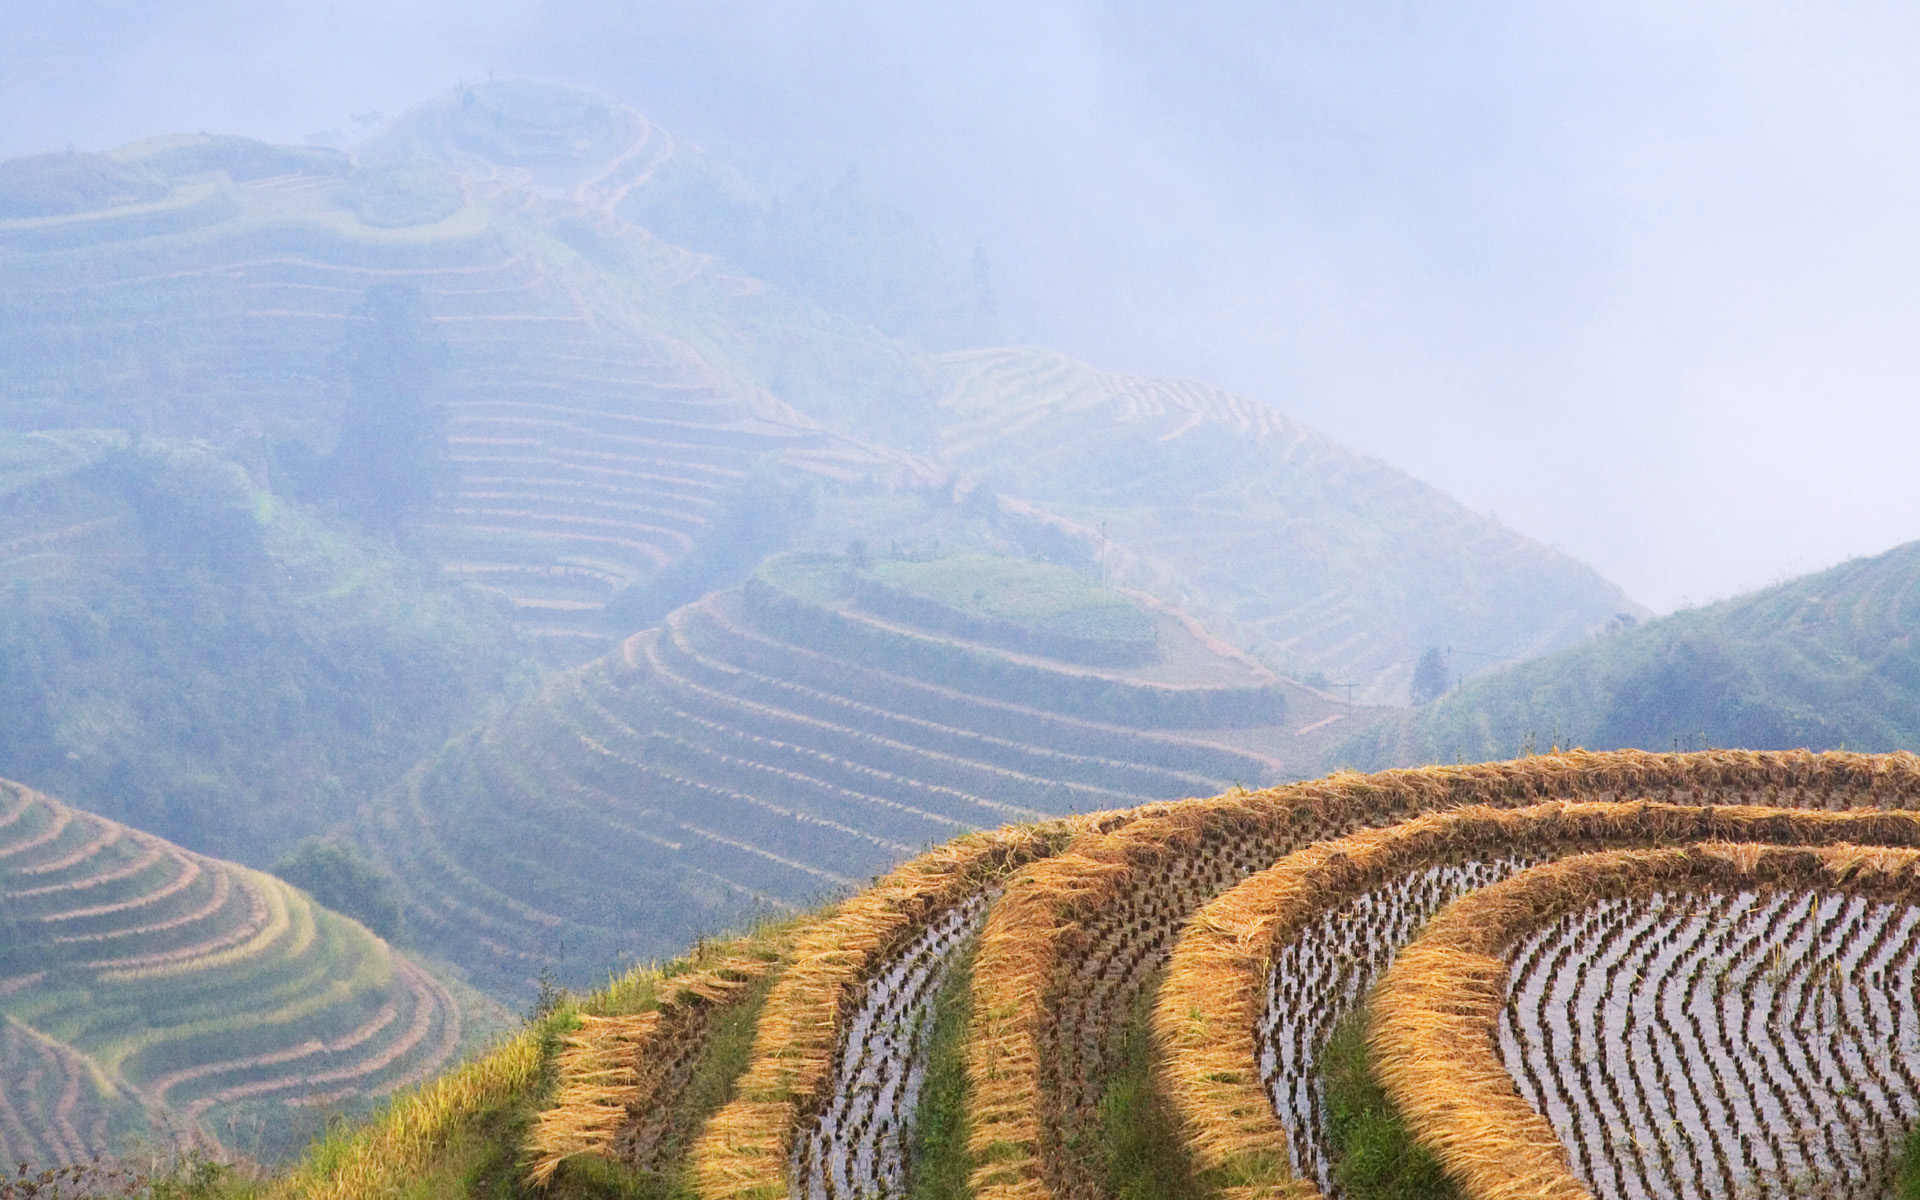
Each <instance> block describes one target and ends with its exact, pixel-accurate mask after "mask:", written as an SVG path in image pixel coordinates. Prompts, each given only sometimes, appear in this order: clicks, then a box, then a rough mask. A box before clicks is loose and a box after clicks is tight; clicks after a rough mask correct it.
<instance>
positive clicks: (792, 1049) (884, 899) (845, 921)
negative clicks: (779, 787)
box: [691, 818, 1098, 1200]
mask: <svg viewBox="0 0 1920 1200" xmlns="http://www.w3.org/2000/svg"><path fill="white" fill-rule="evenodd" d="M1089 820H1098V818H1081V819H1074V820H1066V821H1052V822H1047V823H1044V824H1040V825H1028V826H1013V827H1009V828H1006V829H1001V830H996V831H993V832H990V833H977V834H970V835H968V836H966V837H962V838H959V839H956V840H955V841H953V842H950V843H948V844H947V845H945V846H942V847H940V848H939V849H937V850H934V851H931V852H929V853H927V854H923V855H921V856H920V857H918V858H916V859H914V860H912V861H911V862H909V863H907V864H905V865H904V866H902V867H900V868H898V869H897V870H895V871H893V872H892V873H891V874H889V875H887V876H885V877H884V878H882V879H881V880H880V881H879V882H877V883H876V884H874V886H872V887H871V888H868V889H867V890H865V891H863V892H861V893H860V894H859V895H857V896H853V897H851V898H850V899H848V900H846V901H844V902H843V903H842V904H840V905H839V907H838V908H837V909H836V910H835V911H834V912H833V913H831V914H830V915H829V916H828V917H827V918H825V919H824V920H822V921H820V922H819V923H818V924H816V925H814V926H812V927H810V928H808V929H807V930H806V931H805V932H804V933H802V935H801V936H800V938H799V939H798V942H797V943H796V945H795V947H794V952H793V960H792V964H791V965H790V966H789V967H788V968H787V969H786V970H785V971H783V972H782V973H781V976H780V979H779V981H778V982H777V983H775V984H774V988H773V991H772V993H771V994H770V995H769V996H768V997H767V1003H766V1007H765V1008H764V1009H763V1010H762V1012H761V1016H760V1024H759V1028H758V1030H757V1032H756V1034H755V1037H754V1046H753V1057H752V1060H751V1062H750V1063H749V1065H748V1067H747V1071H746V1074H745V1076H744V1077H743V1078H742V1079H741V1080H740V1083H739V1085H738V1087H737V1088H736V1091H735V1097H736V1098H735V1099H734V1101H733V1102H732V1103H730V1104H728V1105H727V1106H726V1107H725V1108H723V1109H722V1110H721V1111H720V1112H719V1113H718V1114H716V1115H715V1116H714V1118H713V1119H712V1120H711V1121H709V1122H708V1124H707V1127H706V1129H705V1131H704V1132H703V1133H702V1134H701V1135H700V1137H699V1139H698V1140H697V1141H696V1142H695V1144H694V1148H693V1153H692V1160H691V1167H692V1174H693V1178H694V1181H695V1186H696V1187H697V1188H698V1190H699V1194H700V1195H701V1196H702V1197H706V1198H708V1200H722V1198H729V1200H734V1198H737V1200H749V1198H750V1200H773V1198H775V1197H782V1196H785V1195H787V1194H788V1191H789V1179H788V1169H787V1168H788V1162H789V1159H790V1158H791V1155H792V1148H793V1136H794V1131H795V1129H796V1128H797V1127H798V1126H799V1125H800V1123H801V1122H802V1121H804V1120H806V1119H807V1117H808V1116H809V1115H810V1114H811V1113H812V1112H813V1111H814V1109H815V1108H816V1106H817V1105H818V1104H819V1103H820V1102H821V1101H822V1100H823V1099H824V1097H822V1096H821V1095H820V1087H821V1085H822V1083H823V1081H825V1080H826V1079H827V1078H828V1076H829V1073H830V1070H831V1067H832V1063H833V1055H834V1053H835V1050H836V1049H837V1047H838V1044H839V1038H840V1030H841V1025H842V1021H843V1019H844V1018H845V1016H846V1014H847V1012H848V1010H849V1006H850V1005H851V1004H853V1003H854V1002H855V997H856V993H857V989H858V988H859V987H860V985H861V984H863V983H864V982H865V981H866V980H867V979H868V978H870V977H871V976H872V974H873V973H874V972H875V971H876V970H877V969H878V968H879V967H880V965H881V964H882V963H884V962H885V960H886V957H887V955H888V954H889V953H890V952H891V951H893V950H895V949H897V948H899V947H900V946H902V945H904V944H905V943H906V942H908V941H909V940H911V938H912V937H913V936H914V934H915V933H917V932H918V931H919V930H920V929H922V928H924V927H925V926H926V924H927V922H928V921H930V920H931V919H933V918H934V917H935V916H937V915H938V914H939V913H941V912H943V911H945V910H946V909H948V908H950V907H952V906H953V905H954V904H956V903H958V902H959V901H961V900H962V899H964V898H965V897H967V896H969V895H971V894H973V893H974V892H976V891H978V890H979V889H980V888H983V887H987V886H990V885H991V884H992V883H993V882H994V881H995V880H997V879H999V878H1001V877H1003V876H1005V875H1006V873H1007V872H1009V871H1013V870H1015V869H1017V868H1018V867H1020V866H1022V865H1024V864H1026V863H1029V862H1031V861H1032V860H1034V859H1036V858H1039V857H1041V856H1044V855H1046V854H1050V853H1052V852H1054V851H1055V850H1056V849H1058V848H1059V847H1060V846H1061V845H1062V844H1064V843H1065V842H1066V841H1067V840H1068V839H1069V838H1071V837H1072V836H1073V834H1074V833H1075V832H1076V831H1077V830H1078V829H1080V828H1082V827H1083V826H1084V825H1085V823H1086V822H1087V821H1089Z"/></svg>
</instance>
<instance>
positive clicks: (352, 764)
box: [0, 431, 532, 866]
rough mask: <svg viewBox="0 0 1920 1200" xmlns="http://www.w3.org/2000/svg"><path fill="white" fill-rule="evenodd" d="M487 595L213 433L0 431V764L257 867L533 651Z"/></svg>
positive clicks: (393, 767) (478, 705)
mask: <svg viewBox="0 0 1920 1200" xmlns="http://www.w3.org/2000/svg"><path fill="white" fill-rule="evenodd" d="M502 607H503V606H502V605H500V604H499V602H498V601H497V600H495V599H493V598H492V597H489V596H487V595H484V594H482V593H480V592H477V591H474V590H471V589H464V588H460V587H457V586H452V585H450V584H448V583H446V582H444V581H441V580H437V579H435V577H434V575H433V572H432V571H431V570H430V569H428V568H427V567H425V566H423V565H422V564H421V563H419V562H418V561H416V560H414V559H412V558H410V557H408V556H406V555H404V554H402V553H399V552H398V551H396V550H395V549H394V548H393V547H392V546H391V545H390V544H382V542H381V541H380V540H379V539H376V538H372V537H369V536H367V535H366V534H365V533H363V532H362V531H361V530H359V529H358V528H357V527H355V526H352V525H342V524H340V523H337V522H329V521H326V520H324V519H321V518H320V517H319V516H317V515H316V514H314V513H313V512H312V511H311V510H309V509H307V508H306V507H305V506H302V505H299V504H296V503H291V502H289V501H287V500H285V499H283V498H281V497H278V496H275V495H273V494H272V493H270V492H268V491H266V490H265V489H263V488H261V487H260V486H259V485H258V483H257V482H256V481H254V480H252V479H250V478H249V477H248V475H247V474H246V472H245V471H244V470H243V469H242V468H241V467H240V466H239V465H237V464H236V463H234V462H233V461H231V460H230V459H228V458H226V457H223V456H222V455H220V454H219V453H218V452H217V451H215V450H214V449H213V448H211V447H209V446H206V445H204V444H198V443H183V442H171V441H170V442H160V441H155V440H152V439H146V440H141V441H137V442H135V441H130V440H129V439H128V438H127V437H126V435H124V434H123V433H120V432H117V431H110V432H86V431H65V432H50V433H35V434H0V768H3V769H4V771H5V773H7V774H9V775H11V776H12V777H14V778H18V779H21V780H24V781H27V782H30V783H32V784H34V785H35V786H37V787H41V788H44V789H47V790H49V791H53V792H56V793H58V794H64V795H72V796H89V797H95V798H97V803H98V804H100V805H101V807H102V811H103V812H104V813H106V814H107V815H111V816H113V817H115V818H118V819H121V820H125V821H128V822H129V823H132V824H134V825H137V826H139V827H140V828H142V829H146V830H148V831H150V832H153V833H156V834H160V835H163V836H165V837H168V838H170V839H174V840H178V841H181V842H184V843H186V844H188V845H190V846H193V847H195V848H197V849H199V850H201V851H203V852H207V853H217V854H224V855H230V856H233V857H238V858H244V859H247V860H249V861H251V862H253V863H255V864H257V865H262V866H264V865H265V864H267V863H269V862H272V861H273V860H274V858H276V857H278V856H279V854H280V853H282V852H283V851H284V850H285V849H286V848H288V847H290V846H291V845H292V844H293V843H295V842H296V841H298V840H299V839H300V838H302V837H304V836H308V835H312V834H316V833H319V832H321V831H324V830H325V829H327V828H329V827H330V826H332V825H333V824H335V823H337V822H339V821H341V820H342V819H344V818H345V817H346V816H347V815H348V814H349V813H351V811H352V810H353V807H354V806H355V804H356V803H357V801H358V799H359V798H360V797H362V796H364V795H365V794H367V793H369V792H371V791H373V790H376V789H378V788H379V787H382V786H384V785H385V784H386V783H388V782H389V781H391V780H392V779H393V778H395V777H396V776H398V775H400V774H401V773H403V772H404V771H406V769H407V768H408V766H409V765H411V764H412V763H413V762H414V761H416V760H417V759H418V758H419V757H420V756H421V755H423V754H425V753H428V752H429V751H431V750H432V749H434V748H435V747H437V746H438V745H439V744H440V743H441V742H442V741H444V740H445V739H446V737H447V736H448V735H449V734H451V733H453V732H454V731H455V730H458V729H461V728H464V727H466V726H467V725H469V724H470V723H472V722H474V721H476V720H479V719H481V718H483V717H484V716H486V715H487V714H488V713H490V712H492V711H497V709H498V708H499V707H501V706H502V705H503V702H504V701H505V699H506V698H507V697H508V696H510V695H512V694H513V693H514V692H515V691H517V690H518V689H519V688H521V687H523V686H525V685H526V684H527V683H528V682H530V680H531V677H532V669H531V665H530V663H529V661H528V656H527V654H526V652H525V651H524V650H522V649H521V648H520V647H519V644H518V642H517V640H516V639H515V638H514V636H513V633H512V629H511V626H510V623H509V621H510V618H509V615H508V614H507V613H506V612H503V611H502Z"/></svg>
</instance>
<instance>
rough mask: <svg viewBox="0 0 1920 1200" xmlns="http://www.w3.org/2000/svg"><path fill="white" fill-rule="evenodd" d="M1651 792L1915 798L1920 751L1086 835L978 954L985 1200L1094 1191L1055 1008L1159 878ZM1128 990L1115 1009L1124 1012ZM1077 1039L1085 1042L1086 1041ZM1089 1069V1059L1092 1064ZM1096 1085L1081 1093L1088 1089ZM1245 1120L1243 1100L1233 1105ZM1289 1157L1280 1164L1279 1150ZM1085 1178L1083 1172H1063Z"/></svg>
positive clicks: (1501, 768) (1143, 815)
mask: <svg viewBox="0 0 1920 1200" xmlns="http://www.w3.org/2000/svg"><path fill="white" fill-rule="evenodd" d="M1635 799H1651V800H1656V801H1663V802H1667V803H1673V804H1696V805H1697V804H1701V803H1707V802H1713V803H1722V804H1725V803H1742V802H1744V803H1749V804H1758V805H1766V806H1773V807H1783V808H1848V807H1860V806H1868V807H1888V808H1899V807H1911V806H1916V805H1920V758H1916V757H1915V756H1913V755H1911V754H1904V753H1903V754H1892V755H1863V754H1845V753H1829V754H1812V753H1807V752H1804V751H1786V752H1755V751H1710V752H1707V753H1701V754H1679V755H1661V754H1647V753H1643V752H1640V751H1612V752H1606V753H1588V752H1584V751H1575V752H1572V753H1569V754H1558V755H1543V756H1538V757H1534V758H1528V759H1522V760H1519V761H1516V762H1509V763H1489V764H1479V765H1474V766H1461V767H1427V768H1420V769H1416V770H1405V771H1387V772H1382V773H1380V774H1377V775H1359V774H1356V773H1351V772H1347V773H1340V774H1336V775H1332V776H1329V777H1327V778H1325V779H1320V780H1315V781H1312V782H1309V783H1301V784H1294V785H1290V786H1287V787H1281V788H1273V789H1269V790H1266V791H1262V792H1230V793H1228V794H1226V795H1224V796H1221V797H1218V798H1216V799H1213V800H1192V801H1182V802H1179V803H1174V804H1163V805H1152V806H1148V807H1147V808H1145V809H1141V810H1138V811H1137V813H1136V815H1135V817H1134V819H1132V820H1130V821H1126V822H1124V823H1122V824H1119V825H1117V826H1103V827H1101V828H1097V829H1093V830H1089V831H1088V832H1086V833H1083V834H1082V835H1081V836H1080V837H1078V838H1076V839H1075V840H1074V841H1073V842H1072V843H1071V844H1070V845H1069V846H1068V847H1066V849H1064V850H1063V851H1062V852H1061V853H1059V854H1057V855H1055V856H1054V857H1052V858H1050V859H1047V860H1045V861H1043V862H1037V863H1035V864H1034V865H1033V866H1032V867H1031V868H1029V869H1027V870H1025V871H1022V872H1019V873H1018V874H1017V876H1015V877H1014V878H1013V879H1012V880H1011V881H1010V882H1009V884H1008V887H1007V890H1006V892H1005V894H1004V895H1003V896H1002V897H1001V898H1000V900H999V901H998V902H997V903H996V904H995V905H994V906H993V909H992V911H991V912H990V913H989V914H988V918H987V922H986V926H985V929H984V931H983V933H982V936H981V944H980V950H979V953H978V956H977V957H976V959H975V963H974V977H973V993H974V1018H973V1026H972V1029H971V1031H970V1038H969V1051H968V1056H969V1069H970V1072H971V1082H972V1088H973V1100H972V1106H973V1107H972V1132H971V1135H970V1138H971V1142H970V1150H971V1153H972V1155H973V1159H974V1162H975V1168H974V1174H973V1187H974V1193H975V1195H976V1197H977V1198H978V1200H1039V1198H1042V1197H1049V1198H1050V1197H1052V1196H1054V1195H1056V1194H1065V1193H1073V1192H1080V1191H1085V1190H1088V1189H1089V1188H1090V1187H1097V1184H1092V1183H1090V1182H1089V1180H1090V1177H1091V1176H1092V1175H1093V1174H1094V1173H1095V1171H1096V1168H1093V1167H1091V1166H1090V1165H1089V1164H1088V1163H1087V1162H1086V1161H1085V1157H1086V1155H1087V1153H1088V1151H1086V1150H1084V1149H1077V1150H1074V1151H1072V1152H1069V1151H1067V1150H1066V1149H1064V1147H1066V1146H1068V1145H1075V1146H1080V1147H1085V1146H1088V1145H1094V1144H1098V1139H1097V1138H1096V1137H1093V1136H1091V1135H1092V1134H1093V1133H1095V1132H1096V1131H1097V1128H1098V1126H1097V1119H1098V1118H1097V1111H1090V1110H1089V1107H1090V1106H1089V1105H1088V1104H1087V1103H1085V1101H1084V1099H1082V1100H1081V1101H1080V1102H1078V1103H1077V1104H1076V1105H1075V1106H1074V1108H1073V1110H1072V1111H1067V1110H1066V1108H1065V1107H1064V1106H1063V1105H1062V1104H1061V1103H1060V1102H1059V1098H1058V1096H1057V1092H1058V1091H1059V1090H1060V1083H1059V1081H1058V1080H1057V1079H1055V1080H1049V1078H1048V1077H1047V1072H1048V1071H1049V1070H1053V1071H1069V1070H1072V1069H1073V1068H1068V1067H1062V1066H1060V1065H1059V1064H1058V1063H1057V1062H1053V1063H1049V1062H1048V1049H1049V1047H1050V1046H1057V1045H1060V1044H1063V1043H1066V1042H1069V1041H1073V1040H1074V1039H1072V1038H1068V1037H1056V1036H1054V1031H1053V1030H1052V1029H1051V1028H1050V1026H1051V1025H1052V1023H1054V1022H1056V1021H1057V1019H1058V1009H1059V1006H1058V1004H1057V1003H1056V1002H1057V1001H1058V1000H1060V999H1061V998H1062V997H1063V996H1065V995H1068V994H1071V993H1073V992H1075V991H1082V992H1084V991H1085V990H1086V986H1087V983H1088V981H1084V980H1080V981H1077V980H1075V979H1074V978H1073V966H1074V957H1075V955H1076V954H1078V953H1080V952H1081V951H1082V950H1083V949H1084V947H1085V945H1086V942H1087V937H1086V925H1087V924H1088V923H1089V922H1090V921H1091V920H1093V919H1095V918H1096V917H1097V916H1098V915H1099V914H1101V913H1102V912H1103V911H1105V910H1109V909H1111V908H1112V907H1113V906H1115V905H1116V904H1117V903H1118V902H1119V901H1121V900H1122V899H1123V898H1127V897H1134V898H1137V897H1138V896H1139V895H1141V894H1143V893H1144V892H1147V891H1150V890H1151V889H1152V888H1153V887H1154V879H1153V877H1154V875H1155V874H1156V872H1160V871H1163V870H1164V868H1165V866H1166V865H1167V864H1168V863H1169V862H1171V861H1173V860H1177V859H1180V858H1183V857H1191V856H1192V855H1194V854H1196V853H1198V852H1199V851H1201V850H1202V849H1203V848H1206V847H1209V846H1213V847H1224V848H1226V852H1227V853H1229V854H1230V855H1232V856H1237V857H1239V858H1241V859H1243V860H1244V859H1246V858H1248V857H1250V856H1251V855H1252V853H1253V851H1255V850H1257V851H1259V852H1260V853H1263V854H1265V855H1266V856H1267V857H1266V861H1267V862H1272V861H1274V860H1277V859H1278V858H1280V857H1281V856H1282V855H1284V854H1286V853H1288V852H1290V851H1292V850H1294V849H1296V848H1298V847H1301V846H1305V845H1308V844H1311V843H1312V842H1315V841H1320V840H1324V839H1327V838H1332V837H1339V836H1342V835H1345V834H1347V833H1350V832H1352V831H1354V830H1356V829H1360V828H1364V827H1368V826H1377V825H1383V824H1390V823H1393V822H1397V821H1401V820H1405V819H1407V818H1408V817H1411V816H1415V815H1418V814H1420V813H1426V812H1434V811H1439V810H1443V809H1450V808H1455V807H1459V806H1463V805H1471V804H1479V805H1485V806H1488V807H1491V808H1501V809H1510V808H1517V807H1523V806H1526V805H1530V804H1536V803H1540V802H1544V801H1551V800H1585V801H1619V800H1635ZM1124 999H1125V997H1118V996H1116V997H1114V998H1113V1000H1112V1001H1110V1005H1111V1006H1112V1007H1113V1008H1115V1009H1117V1010H1118V1011H1114V1012H1109V1013H1108V1014H1106V1016H1107V1019H1109V1020H1112V1019H1118V1017H1119V1013H1120V1012H1123V1011H1124V1007H1125V1006H1124V1003H1122V1002H1123V1001H1124ZM1090 1040H1091V1039H1090V1037H1089V1035H1088V1034H1087V1032H1086V1031H1079V1032H1078V1043H1079V1044H1081V1045H1084V1044H1086V1043H1087V1042H1088V1041H1090ZM1081 1070H1082V1071H1083V1072H1084V1070H1085V1068H1081ZM1089 1090H1091V1089H1088V1088H1081V1089H1080V1091H1081V1093H1082V1095H1083V1096H1084V1094H1085V1093H1086V1092H1088V1091H1089ZM1236 1107H1237V1108H1239V1109H1240V1110H1242V1112H1243V1115H1244V1108H1245V1105H1244V1103H1241V1104H1239V1105H1237V1106H1236ZM1281 1161H1282V1162H1284V1161H1285V1159H1284V1158H1282V1159H1281ZM1068 1171H1072V1172H1075V1173H1076V1174H1075V1175H1073V1176H1068V1175H1066V1174H1065V1173H1066V1172H1068Z"/></svg>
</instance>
